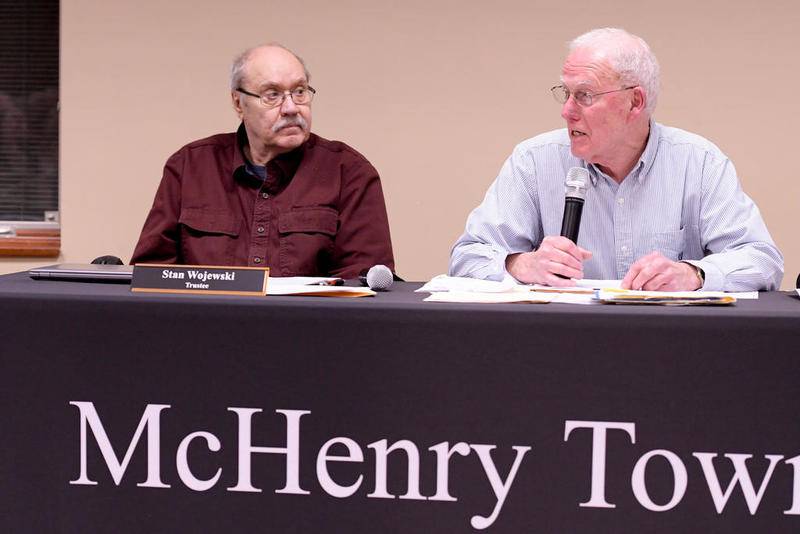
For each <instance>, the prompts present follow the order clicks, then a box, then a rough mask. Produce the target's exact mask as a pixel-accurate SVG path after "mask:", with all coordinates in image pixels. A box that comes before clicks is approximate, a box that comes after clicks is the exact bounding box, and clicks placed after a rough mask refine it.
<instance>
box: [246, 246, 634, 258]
mask: <svg viewBox="0 0 800 534" xmlns="http://www.w3.org/2000/svg"><path fill="white" fill-rule="evenodd" d="M619 249H620V250H621V251H622V252H628V247H626V246H625V245H622V246H621V247H620V248H619ZM256 259H258V258H256Z"/></svg>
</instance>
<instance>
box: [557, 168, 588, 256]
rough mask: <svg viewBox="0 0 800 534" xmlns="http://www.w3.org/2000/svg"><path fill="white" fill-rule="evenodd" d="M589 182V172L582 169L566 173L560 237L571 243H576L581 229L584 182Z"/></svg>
mask: <svg viewBox="0 0 800 534" xmlns="http://www.w3.org/2000/svg"><path fill="white" fill-rule="evenodd" d="M588 181H589V171H587V170H586V169H584V168H582V167H572V168H571V169H570V170H569V171H567V179H566V180H565V181H564V185H565V186H566V193H565V196H564V218H563V219H562V220H561V235H562V236H563V237H566V238H567V239H569V240H570V241H572V242H573V243H575V244H577V243H578V232H579V231H580V229H581V213H582V212H583V202H584V201H585V200H586V182H588Z"/></svg>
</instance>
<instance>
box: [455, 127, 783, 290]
mask: <svg viewBox="0 0 800 534" xmlns="http://www.w3.org/2000/svg"><path fill="white" fill-rule="evenodd" d="M570 167H584V168H586V169H587V170H588V171H589V177H590V182H591V183H590V184H587V194H586V202H585V204H584V207H583V217H582V220H581V229H580V234H579V236H578V245H580V246H581V247H583V248H585V249H588V250H590V251H591V252H592V253H593V255H592V258H591V259H589V260H587V261H586V262H584V266H583V272H584V276H585V277H586V278H593V279H622V278H623V277H624V276H625V273H627V272H628V269H629V268H630V266H631V264H632V263H633V262H635V261H636V260H637V259H639V258H641V257H642V256H645V255H647V254H649V253H650V252H652V251H659V252H661V253H662V254H663V255H664V256H666V257H668V258H669V259H671V260H674V261H678V260H682V261H686V262H688V263H691V264H693V265H696V266H697V267H700V268H701V269H703V271H704V273H705V285H704V286H703V289H704V290H708V291H712V290H725V291H750V290H774V289H777V288H778V287H779V286H780V283H781V278H783V256H782V255H781V253H780V251H779V250H778V248H777V247H776V246H775V243H774V242H773V241H772V238H771V237H770V235H769V232H768V231H767V227H766V225H765V224H764V220H763V219H762V218H761V214H760V212H759V210H758V208H757V207H756V205H755V203H754V202H753V201H752V200H751V199H750V197H748V196H747V195H746V194H745V193H744V191H742V189H741V187H740V185H739V180H738V178H737V177H736V170H735V169H734V166H733V163H731V161H730V160H729V159H728V158H727V157H726V156H725V155H724V154H723V153H722V152H721V151H720V150H719V148H717V147H716V146H715V145H714V144H713V143H711V142H710V141H708V140H706V139H704V138H702V137H700V136H698V135H695V134H692V133H689V132H686V131H683V130H680V129H678V128H670V127H667V126H663V125H661V124H658V123H656V122H654V121H651V123H650V136H649V138H648V141H647V145H646V147H645V150H644V152H642V155H641V157H640V158H639V161H638V163H637V164H636V165H635V166H634V168H633V170H632V171H631V172H630V174H629V175H628V176H627V177H626V178H625V179H624V180H623V181H622V183H620V184H618V183H617V182H615V181H614V180H613V179H611V178H610V177H609V176H607V175H605V174H604V173H603V172H602V171H600V169H599V168H598V167H597V166H595V165H593V164H591V163H587V162H586V161H583V160H581V159H578V158H576V157H575V156H573V155H572V153H571V152H570V142H569V137H568V135H567V130H566V129H561V130H555V131H552V132H548V133H545V134H542V135H539V136H536V137H534V138H532V139H528V140H526V141H523V142H522V143H520V144H519V145H517V147H516V148H515V149H514V152H513V153H512V154H511V157H509V158H508V160H506V162H505V164H504V165H503V168H502V169H501V170H500V174H499V175H498V176H497V179H496V180H495V181H494V183H493V184H492V185H491V187H489V190H488V191H487V193H486V197H485V198H484V199H483V202H482V203H481V205H480V206H478V207H477V208H475V210H473V211H472V213H471V214H470V216H469V218H468V219H467V226H466V229H465V231H464V234H463V235H462V236H461V237H460V238H459V239H458V241H457V242H456V244H455V245H454V247H453V250H452V252H451V257H450V269H449V272H450V274H451V275H452V276H470V277H474V278H482V279H488V280H500V279H503V278H504V277H505V276H508V273H507V271H506V269H505V259H506V256H508V255H509V254H514V253H517V252H529V251H531V250H534V249H535V248H536V247H537V246H538V245H539V244H540V243H541V241H542V239H544V237H545V236H548V235H559V233H560V231H561V220H562V216H563V213H564V178H565V176H566V174H567V171H568V170H569V168H570Z"/></svg>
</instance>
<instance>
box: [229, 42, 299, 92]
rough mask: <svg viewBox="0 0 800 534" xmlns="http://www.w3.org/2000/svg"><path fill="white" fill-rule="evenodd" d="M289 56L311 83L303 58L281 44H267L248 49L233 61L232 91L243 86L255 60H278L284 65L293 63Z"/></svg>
mask: <svg viewBox="0 0 800 534" xmlns="http://www.w3.org/2000/svg"><path fill="white" fill-rule="evenodd" d="M289 56H291V58H293V60H294V61H296V62H297V63H298V64H299V65H300V67H301V68H302V70H303V72H304V73H305V77H306V83H308V82H309V81H311V74H310V73H309V72H308V68H307V67H306V63H305V61H303V58H301V57H300V56H298V55H297V54H295V53H294V52H292V51H291V50H289V49H288V48H286V47H285V46H283V45H282V44H280V43H267V44H264V45H259V46H254V47H252V48H248V49H247V50H245V51H243V52H241V53H240V54H239V55H237V56H236V57H235V58H234V59H233V64H232V65H231V91H235V90H236V89H237V88H238V87H241V86H242V83H244V81H245V79H246V77H247V74H248V67H249V65H250V63H251V60H254V59H255V60H258V61H267V62H270V61H271V60H277V61H278V62H282V63H286V62H289V63H291V62H292V59H291V58H289Z"/></svg>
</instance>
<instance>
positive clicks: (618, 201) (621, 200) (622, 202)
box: [617, 197, 625, 206]
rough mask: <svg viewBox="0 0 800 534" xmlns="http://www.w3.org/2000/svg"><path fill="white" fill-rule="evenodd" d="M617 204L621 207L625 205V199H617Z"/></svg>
mask: <svg viewBox="0 0 800 534" xmlns="http://www.w3.org/2000/svg"><path fill="white" fill-rule="evenodd" d="M617 204H619V205H620V206H622V205H623V204H625V199H624V198H623V197H619V198H618V199H617Z"/></svg>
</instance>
